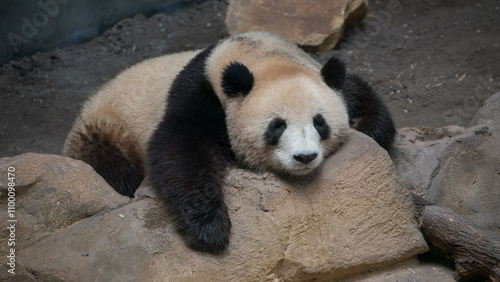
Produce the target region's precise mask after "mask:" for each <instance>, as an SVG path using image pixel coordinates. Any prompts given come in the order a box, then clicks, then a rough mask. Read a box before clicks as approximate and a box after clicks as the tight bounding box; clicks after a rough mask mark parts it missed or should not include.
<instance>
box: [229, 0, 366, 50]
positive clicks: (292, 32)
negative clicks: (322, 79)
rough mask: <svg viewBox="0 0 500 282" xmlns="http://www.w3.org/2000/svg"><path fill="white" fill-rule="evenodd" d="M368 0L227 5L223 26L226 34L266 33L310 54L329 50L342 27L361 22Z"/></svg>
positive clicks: (247, 1) (254, 1) (243, 0)
mask: <svg viewBox="0 0 500 282" xmlns="http://www.w3.org/2000/svg"><path fill="white" fill-rule="evenodd" d="M367 13H368V0H316V1H302V0H292V1H262V0H241V1H240V0H238V1H234V0H232V1H229V6H228V9H227V13H226V25H227V29H228V31H229V33H230V34H232V35H233V34H238V33H243V32H249V31H269V32H273V33H276V34H279V35H281V36H283V37H285V38H287V39H289V40H291V41H293V42H296V43H297V44H299V45H302V46H306V47H308V48H309V49H311V50H313V51H324V50H330V49H333V47H335V45H336V44H337V42H338V40H339V39H340V37H341V36H342V32H343V31H344V27H345V26H346V25H352V24H354V23H357V22H361V21H362V20H363V18H364V17H365V16H366V14H367Z"/></svg>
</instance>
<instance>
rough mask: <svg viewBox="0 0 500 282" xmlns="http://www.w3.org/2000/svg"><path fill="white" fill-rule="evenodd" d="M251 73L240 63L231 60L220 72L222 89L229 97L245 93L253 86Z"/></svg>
mask: <svg viewBox="0 0 500 282" xmlns="http://www.w3.org/2000/svg"><path fill="white" fill-rule="evenodd" d="M253 80H254V79H253V74H252V73H251V72H250V71H249V70H248V68H247V67H246V66H245V65H243V64H242V63H238V62H233V63H231V64H230V65H228V66H227V67H226V68H225V69H224V72H223V73H222V89H223V91H224V93H226V95H227V96H229V97H235V96H237V95H238V94H243V95H247V94H248V93H250V90H252V88H253Z"/></svg>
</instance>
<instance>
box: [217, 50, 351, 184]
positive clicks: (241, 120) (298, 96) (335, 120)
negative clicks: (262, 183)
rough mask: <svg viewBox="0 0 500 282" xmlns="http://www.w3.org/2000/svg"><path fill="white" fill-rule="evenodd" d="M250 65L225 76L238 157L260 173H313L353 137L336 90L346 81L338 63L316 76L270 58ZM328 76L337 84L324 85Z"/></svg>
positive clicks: (229, 67) (229, 124) (232, 65)
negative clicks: (263, 171)
mask: <svg viewBox="0 0 500 282" xmlns="http://www.w3.org/2000/svg"><path fill="white" fill-rule="evenodd" d="M248 65H249V66H248V67H247V66H246V65H244V64H242V63H239V62H232V63H230V64H229V65H227V66H226V67H225V69H224V71H223V73H222V89H223V92H224V94H225V95H226V99H225V109H226V122H227V127H228V132H229V137H230V140H231V146H232V148H233V151H234V152H235V154H236V157H237V158H238V160H239V161H240V162H242V163H243V164H244V165H246V166H248V167H251V168H253V169H258V170H272V171H274V172H277V173H280V174H286V175H306V174H308V173H310V172H312V171H313V170H314V169H316V168H317V167H318V166H320V164H321V163H322V162H323V160H324V159H325V157H326V156H328V155H329V154H330V153H331V152H332V151H334V150H335V149H336V148H337V147H338V146H339V145H340V144H342V143H343V142H345V141H346V139H347V138H348V135H349V122H348V114H347V109H346V106H345V104H344V101H343V99H342V98H341V96H340V94H339V93H337V92H336V91H335V90H333V88H334V87H337V86H340V85H341V83H342V81H343V71H344V69H343V65H341V67H342V69H341V70H340V72H339V71H338V65H336V64H333V67H332V66H329V68H328V69H326V68H325V67H328V65H329V64H328V63H327V64H326V65H325V67H324V68H323V70H322V71H321V72H318V71H314V70H312V69H310V68H307V67H304V66H300V65H297V64H294V63H291V62H289V61H287V60H279V59H276V60H273V59H270V58H267V59H266V60H265V61H264V62H258V63H255V62H254V63H253V64H252V63H250V64H248ZM330 65H332V63H330ZM325 74H327V75H329V76H330V78H331V77H332V75H333V77H334V79H333V80H332V79H329V80H325V78H324V75H325ZM328 81H329V82H332V81H333V82H332V83H329V85H330V84H332V85H330V86H331V87H329V86H328V85H327V83H328Z"/></svg>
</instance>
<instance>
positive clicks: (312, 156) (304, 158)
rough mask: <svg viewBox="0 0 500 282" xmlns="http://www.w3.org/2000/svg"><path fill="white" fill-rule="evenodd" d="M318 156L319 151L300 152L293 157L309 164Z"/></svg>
mask: <svg viewBox="0 0 500 282" xmlns="http://www.w3.org/2000/svg"><path fill="white" fill-rule="evenodd" d="M317 156H318V154H317V153H313V154H299V155H293V158H294V159H295V160H297V161H299V162H301V163H303V164H308V163H310V162H312V161H313V160H314V159H315V158H316V157H317Z"/></svg>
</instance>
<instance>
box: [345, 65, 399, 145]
mask: <svg viewBox="0 0 500 282" xmlns="http://www.w3.org/2000/svg"><path fill="white" fill-rule="evenodd" d="M342 93H343V94H344V98H345V100H346V103H347V108H348V112H349V122H350V124H351V127H353V128H355V129H356V130H358V131H361V132H363V133H364V134H366V135H368V136H370V137H371V138H373V139H374V140H375V141H377V143H378V144H379V145H380V146H381V147H382V148H384V149H386V150H388V149H389V148H390V146H391V144H392V141H393V139H394V135H395V134H396V129H395V126H394V122H393V120H392V118H391V115H390V113H389V110H388V109H387V107H386V106H385V105H384V103H383V101H382V100H381V99H380V97H379V96H378V95H377V93H376V92H375V90H373V89H372V87H371V86H370V85H369V84H368V83H367V82H366V81H364V80H363V79H362V78H360V77H359V76H357V75H347V77H346V79H345V82H344V85H343V88H342Z"/></svg>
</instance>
